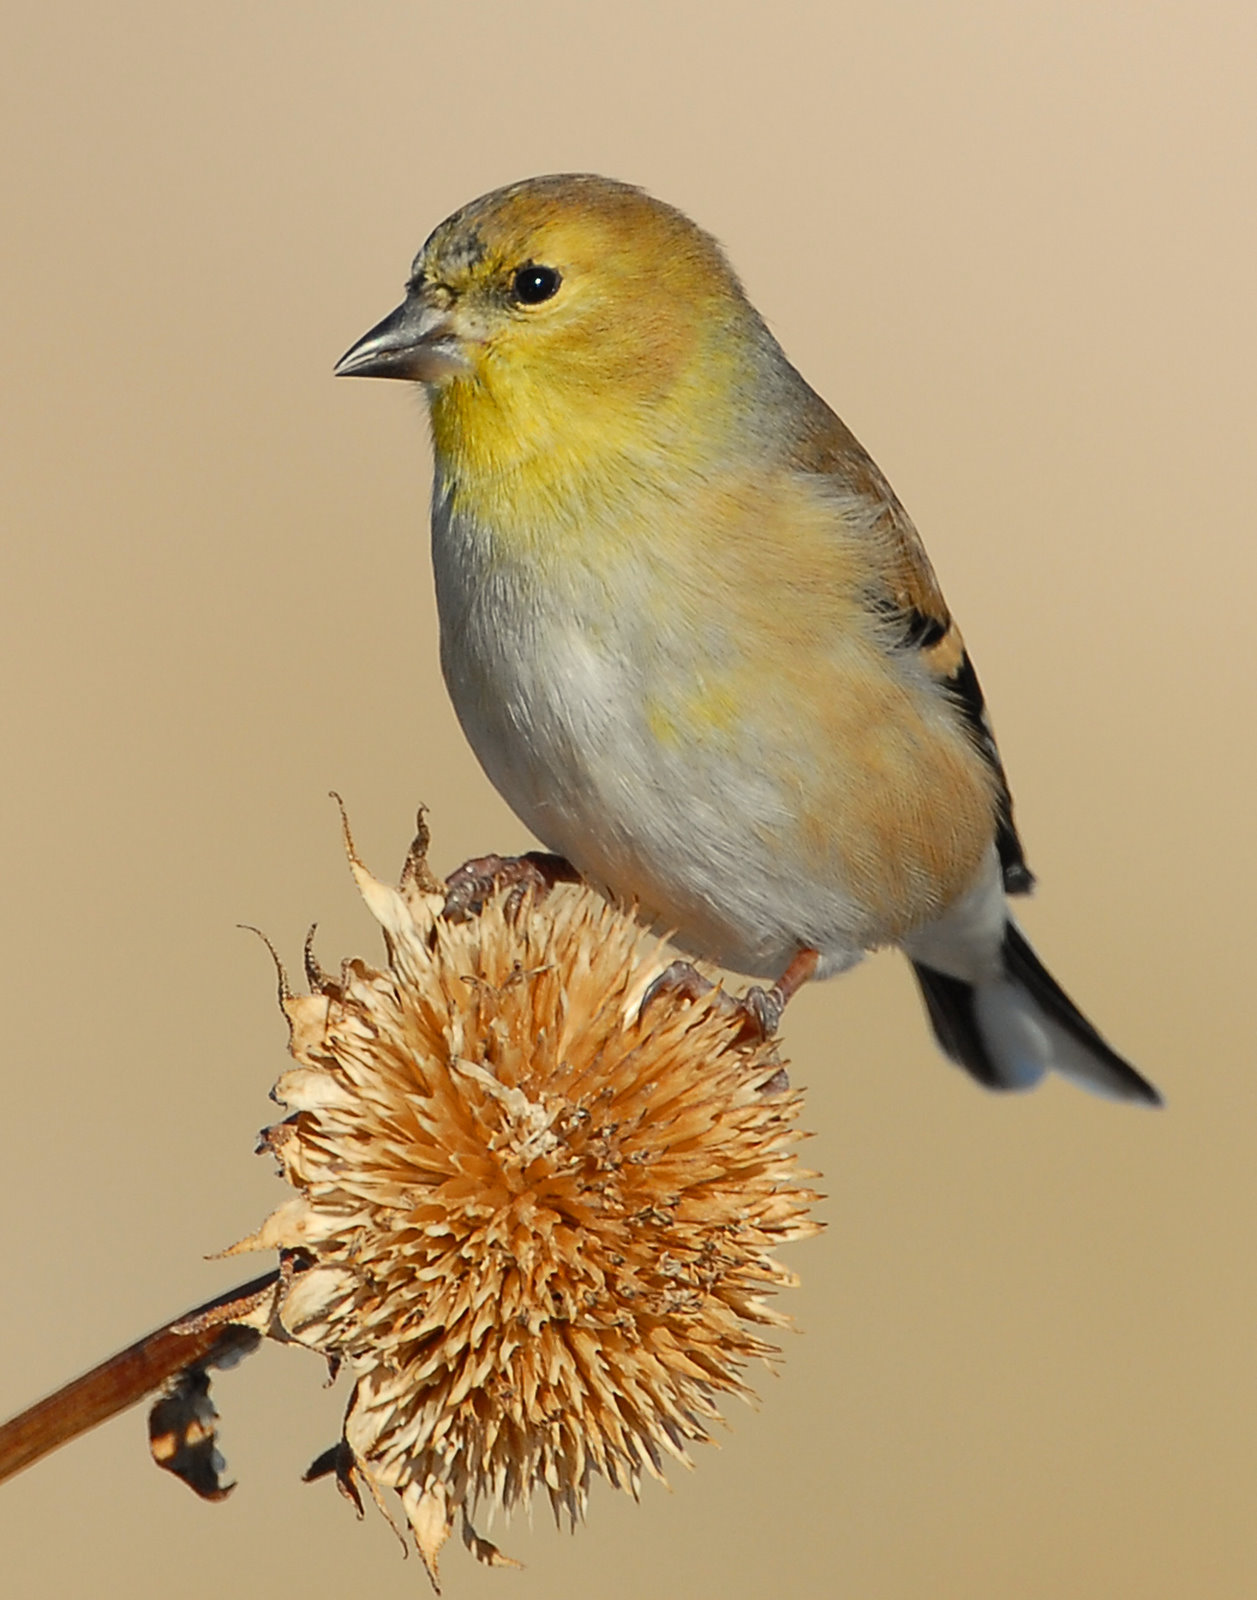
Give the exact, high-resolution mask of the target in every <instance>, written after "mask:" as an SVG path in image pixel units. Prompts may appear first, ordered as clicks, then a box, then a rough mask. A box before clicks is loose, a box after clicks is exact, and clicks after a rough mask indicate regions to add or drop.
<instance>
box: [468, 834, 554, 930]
mask: <svg viewBox="0 0 1257 1600" xmlns="http://www.w3.org/2000/svg"><path fill="white" fill-rule="evenodd" d="M579 882H580V874H579V873H578V872H577V871H576V869H575V868H574V867H573V866H572V865H571V864H570V863H569V862H567V861H565V860H564V859H563V857H562V856H553V855H550V854H549V853H548V852H546V851H544V850H530V851H529V852H528V853H527V855H522V856H498V855H490V856H473V858H472V859H471V860H470V861H464V862H463V864H462V866H461V867H459V868H458V870H457V872H453V873H451V874H450V877H449V880H448V882H447V883H446V885H445V910H444V913H443V914H444V916H445V919H446V921H447V922H470V921H471V919H472V918H473V917H478V916H479V915H480V913H481V912H482V911H483V910H484V908H485V902H486V901H487V900H489V899H490V897H491V896H492V895H493V894H495V893H496V892H497V891H498V890H499V889H507V888H509V889H510V891H511V893H510V895H509V896H508V898H507V901H506V905H505V907H504V908H503V909H504V910H505V912H506V915H507V916H508V917H511V916H514V915H515V913H516V912H517V911H518V910H519V908H520V906H521V905H522V904H523V900H524V896H525V894H527V892H528V891H529V890H530V889H531V890H532V892H533V898H534V899H535V900H540V899H541V898H542V897H543V896H545V895H547V894H549V892H550V890H551V889H553V888H554V886H555V884H556V883H579Z"/></svg>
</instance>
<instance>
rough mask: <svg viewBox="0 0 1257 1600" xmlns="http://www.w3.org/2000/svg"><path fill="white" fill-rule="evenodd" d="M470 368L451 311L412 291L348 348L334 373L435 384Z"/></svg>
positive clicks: (350, 376)
mask: <svg viewBox="0 0 1257 1600" xmlns="http://www.w3.org/2000/svg"><path fill="white" fill-rule="evenodd" d="M468 366H469V362H468V360H467V355H466V352H465V350H464V348H463V342H462V340H461V339H460V338H459V336H458V333H457V331H456V329H455V327H454V324H453V320H452V319H451V317H450V314H449V312H448V311H445V310H442V309H440V308H439V307H437V306H431V305H425V304H424V302H423V301H422V300H421V299H420V298H419V297H418V296H417V295H414V296H409V297H408V298H407V299H405V300H403V302H402V303H401V305H399V306H398V308H397V310H396V311H392V312H390V313H389V315H388V316H387V317H385V319H384V321H383V322H377V323H376V325H375V327H374V328H372V329H371V331H370V333H364V334H363V336H362V338H361V339H359V340H358V343H357V344H355V345H353V346H352V347H351V348H350V349H348V350H346V351H345V354H344V355H343V356H342V357H341V358H340V360H339V361H338V362H337V363H336V367H335V375H336V376H337V377H338V378H408V379H409V380H410V381H411V382H412V383H436V382H438V381H439V380H440V379H442V378H448V377H452V376H453V375H454V374H455V373H459V372H466V371H467V370H468Z"/></svg>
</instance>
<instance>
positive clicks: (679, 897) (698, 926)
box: [433, 508, 874, 978]
mask: <svg viewBox="0 0 1257 1600" xmlns="http://www.w3.org/2000/svg"><path fill="white" fill-rule="evenodd" d="M433 558H434V569H435V574H436V585H437V599H438V605H439V609H440V615H441V661H442V667H443V670H444V673H445V679H446V683H447V685H448V688H449V692H450V696H451V698H452V700H453V703H454V707H455V710H456V711H457V714H458V717H459V720H460V722H461V723H462V726H463V729H464V731H465V733H466V735H467V738H468V740H469V741H470V743H471V746H472V748H473V750H474V751H475V753H476V755H477V756H478V758H479V760H480V762H481V765H482V766H483V767H484V769H485V771H486V773H487V774H488V776H489V778H490V780H491V781H492V782H493V784H494V786H495V787H496V788H497V789H498V791H499V793H500V794H501V795H502V796H503V798H504V799H505V800H506V802H507V803H508V805H510V807H511V808H512V810H513V811H514V812H515V813H516V814H517V815H518V816H519V817H520V819H521V820H522V821H523V822H524V823H525V824H526V825H527V826H528V827H529V828H530V829H531V830H532V832H533V833H535V834H536V836H537V837H538V839H540V840H541V841H542V842H543V843H544V844H545V846H546V847H547V848H548V849H550V850H553V851H555V852H557V853H558V854H560V855H562V856H565V857H566V858H567V859H568V860H569V861H570V862H571V863H572V864H573V866H575V867H576V868H577V869H578V870H579V871H580V872H581V873H582V874H584V875H585V876H586V877H587V878H589V879H590V880H591V881H592V882H594V883H597V884H599V885H600V886H602V887H604V888H606V889H608V890H610V891H611V892H612V893H613V894H614V895H615V896H617V897H618V898H621V899H624V900H626V901H636V902H637V903H638V905H639V907H640V908H641V910H642V912H643V914H644V915H646V916H647V917H648V918H649V919H650V920H651V921H652V922H653V923H655V924H656V925H657V926H658V927H659V928H660V929H661V930H662V931H665V932H668V933H672V934H674V935H675V936H676V939H677V942H678V943H680V944H681V945H682V946H683V947H685V948H686V949H688V950H690V951H691V952H693V953H695V954H698V955H700V956H703V957H705V958H707V959H709V960H712V961H715V962H718V963H719V964H720V965H723V966H727V967H730V968H732V969H734V970H735V971H740V972H745V973H748V974H750V975H752V976H757V977H767V978H775V977H777V976H779V975H780V973H781V972H782V971H783V970H784V968H785V967H786V965H787V964H788V962H789V961H790V959H791V957H792V956H793V955H794V954H795V953H796V952H797V951H798V950H799V949H800V948H801V947H804V946H812V947H814V948H817V949H819V950H820V952H821V955H822V972H823V973H832V972H835V971H838V970H840V969H841V968H843V967H846V966H850V965H851V964H852V963H853V962H854V961H856V960H858V959H859V956H860V955H861V953H862V951H863V949H864V948H865V947H867V945H868V944H869V943H870V942H874V941H870V939H869V938H868V935H867V929H866V928H865V927H864V926H862V924H861V919H860V917H859V915H858V914H857V911H856V909H855V908H854V907H853V905H852V903H851V901H850V899H849V897H848V896H847V895H846V894H844V892H843V887H842V885H841V884H840V883H837V882H833V881H830V882H824V881H821V882H818V881H817V880H816V874H815V872H814V870H812V868H811V867H809V866H807V865H806V864H805V863H803V862H802V861H801V860H799V859H796V858H794V857H793V853H792V851H791V849H790V843H789V841H790V840H791V839H792V837H794V836H795V833H796V829H795V825H794V817H793V811H794V808H795V802H794V801H793V800H792V797H791V796H790V795H789V794H787V793H786V792H784V790H783V788H782V786H781V784H780V782H779V781H778V780H777V779H775V778H774V776H773V775H772V774H771V773H769V772H768V771H766V770H764V768H765V766H766V763H765V762H764V761H762V760H760V761H757V760H756V752H755V750H754V749H753V748H749V749H748V748H747V746H746V744H745V742H743V741H740V740H739V739H738V738H736V737H734V738H732V739H724V740H722V741H718V742H715V743H704V742H697V743H696V742H693V741H689V740H686V741H678V740H677V739H676V738H675V737H666V736H661V733H660V729H659V727H658V726H657V725H656V724H654V723H652V716H651V708H652V706H657V705H658V704H659V703H660V700H661V698H666V694H667V692H668V691H670V690H671V689H672V688H673V687H674V686H675V681H676V678H677V675H678V674H682V675H689V676H693V675H694V674H695V673H698V672H701V665H702V664H701V661H696V660H695V659H694V658H693V655H692V652H691V655H690V657H689V658H688V659H687V657H686V656H685V654H684V653H683V652H682V653H679V652H678V651H677V650H676V649H675V648H673V644H672V641H673V640H674V639H675V638H676V637H677V636H680V637H685V636H686V634H687V630H686V629H685V628H684V627H681V628H679V629H675V630H673V629H670V628H668V627H667V626H666V619H664V623H663V625H661V619H660V617H659V615H658V612H657V608H655V609H654V613H653V615H652V616H651V618H650V621H649V622H648V621H647V620H646V619H647V615H648V613H647V610H646V608H645V606H644V605H641V604H639V602H641V601H642V597H641V596H639V595H634V594H632V593H626V592H625V590H624V587H623V585H622V584H621V585H619V586H617V585H616V582H615V575H614V574H611V573H607V572H599V573H597V574H593V573H586V574H584V575H583V576H582V574H581V573H580V572H579V571H577V572H572V571H571V570H567V569H565V570H564V571H563V573H562V580H563V593H562V595H561V596H560V595H559V594H558V593H557V592H556V591H557V587H558V586H557V585H556V584H555V583H554V582H549V583H547V582H546V581H544V577H545V575H544V574H539V573H537V572H535V571H534V570H533V569H531V568H530V567H529V566H527V565H524V564H520V563H504V562H503V561H502V560H501V558H500V553H499V554H498V555H495V556H494V558H493V559H492V560H490V559H489V549H488V540H487V539H486V538H485V536H484V535H483V534H481V533H480V532H479V531H478V530H477V529H475V528H474V527H470V528H469V527H466V526H460V525H458V524H457V523H456V522H454V521H452V520H451V519H449V518H447V517H445V516H444V515H443V514H442V513H441V511H440V509H439V508H438V510H437V511H436V513H435V514H434V518H433ZM654 600H656V601H657V596H655V597H654ZM688 631H692V630H688Z"/></svg>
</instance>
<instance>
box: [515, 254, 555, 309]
mask: <svg viewBox="0 0 1257 1600" xmlns="http://www.w3.org/2000/svg"><path fill="white" fill-rule="evenodd" d="M562 282H563V279H562V278H561V277H560V276H559V274H558V273H557V272H556V271H555V270H554V268H553V267H537V266H534V265H533V264H532V262H531V261H530V262H529V263H528V265H527V266H526V267H521V268H520V269H519V271H518V272H517V273H516V274H515V276H514V277H513V278H512V279H511V294H512V296H513V297H514V298H515V299H516V300H517V301H518V302H519V304H520V305H521V306H539V305H540V304H541V302H542V301H543V300H549V299H550V298H551V297H552V296H553V295H556V294H557V293H558V292H559V285H560V284H561V283H562Z"/></svg>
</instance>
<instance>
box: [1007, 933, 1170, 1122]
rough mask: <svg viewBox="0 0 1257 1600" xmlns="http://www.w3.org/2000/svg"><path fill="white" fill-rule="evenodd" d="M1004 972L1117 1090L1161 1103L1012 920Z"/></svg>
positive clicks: (1140, 1098) (1146, 1081)
mask: <svg viewBox="0 0 1257 1600" xmlns="http://www.w3.org/2000/svg"><path fill="white" fill-rule="evenodd" d="M1004 971H1005V972H1006V973H1007V974H1008V976H1009V978H1010V979H1011V981H1012V982H1013V983H1015V984H1016V985H1017V986H1018V987H1019V988H1021V989H1024V990H1026V992H1027V993H1028V994H1029V995H1030V996H1031V997H1032V999H1033V1000H1034V1001H1035V1003H1036V1004H1037V1005H1038V1007H1039V1009H1040V1011H1042V1012H1043V1013H1044V1015H1045V1016H1046V1017H1047V1018H1048V1020H1049V1021H1050V1022H1054V1023H1056V1025H1057V1027H1059V1028H1063V1029H1064V1031H1065V1032H1066V1033H1067V1034H1068V1035H1069V1037H1070V1038H1071V1039H1073V1040H1074V1042H1075V1043H1076V1044H1079V1045H1081V1046H1082V1048H1083V1049H1084V1050H1085V1051H1086V1052H1087V1053H1088V1054H1089V1055H1091V1056H1093V1057H1094V1058H1095V1060H1096V1061H1097V1062H1098V1063H1100V1064H1102V1065H1103V1066H1104V1067H1105V1068H1106V1069H1107V1071H1108V1074H1109V1075H1110V1077H1111V1078H1112V1080H1113V1087H1114V1089H1115V1090H1116V1091H1118V1092H1119V1093H1121V1094H1123V1095H1125V1096H1126V1097H1127V1098H1128V1099H1132V1100H1146V1101H1147V1102H1148V1104H1149V1105H1154V1106H1159V1105H1160V1104H1161V1095H1160V1093H1159V1092H1158V1091H1157V1090H1156V1089H1155V1088H1154V1087H1153V1085H1152V1084H1150V1083H1149V1082H1148V1080H1147V1078H1145V1077H1143V1076H1142V1074H1141V1073H1138V1072H1136V1071H1135V1069H1134V1067H1132V1066H1131V1064H1130V1062H1129V1061H1127V1060H1126V1059H1125V1058H1124V1057H1123V1056H1119V1055H1118V1053H1117V1051H1116V1050H1114V1048H1113V1046H1112V1045H1111V1044H1109V1042H1108V1040H1107V1039H1105V1038H1104V1037H1103V1036H1102V1035H1101V1034H1100V1033H1099V1032H1098V1031H1097V1030H1096V1029H1095V1028H1094V1027H1093V1026H1092V1024H1091V1023H1090V1022H1088V1021H1087V1019H1086V1017H1084V1016H1083V1014H1082V1012H1081V1011H1079V1009H1078V1007H1077V1006H1076V1005H1075V1004H1074V1002H1073V1001H1072V1000H1071V999H1070V998H1069V996H1068V995H1067V994H1066V993H1065V991H1064V989H1062V988H1061V986H1060V984H1059V983H1057V981H1056V979H1055V978H1054V977H1053V976H1052V974H1051V973H1050V972H1049V971H1048V969H1047V968H1046V967H1045V966H1044V965H1043V963H1042V962H1041V961H1040V960H1039V958H1038V956H1036V955H1035V953H1034V951H1033V950H1032V949H1031V948H1030V945H1029V943H1028V942H1027V940H1026V936H1025V934H1024V933H1022V931H1021V929H1020V928H1019V927H1018V926H1017V925H1016V923H1015V922H1012V921H1010V922H1009V923H1008V926H1007V927H1006V928H1005V930H1004Z"/></svg>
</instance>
